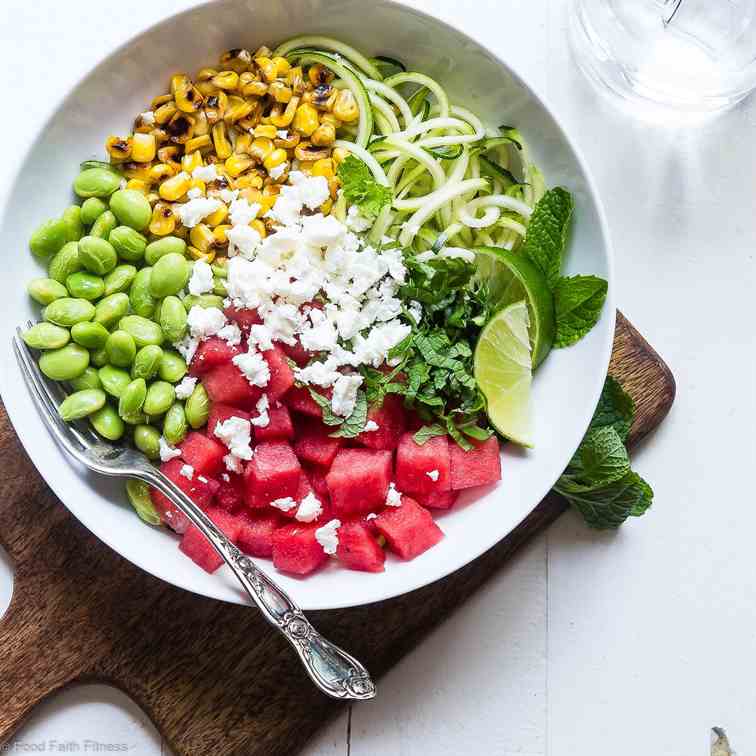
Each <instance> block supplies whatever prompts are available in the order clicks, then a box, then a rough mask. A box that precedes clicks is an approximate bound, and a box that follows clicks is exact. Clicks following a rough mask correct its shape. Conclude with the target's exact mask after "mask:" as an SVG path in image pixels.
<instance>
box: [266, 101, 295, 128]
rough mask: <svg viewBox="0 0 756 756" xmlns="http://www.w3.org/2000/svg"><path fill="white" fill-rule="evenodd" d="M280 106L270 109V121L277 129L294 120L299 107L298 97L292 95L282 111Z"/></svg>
mask: <svg viewBox="0 0 756 756" xmlns="http://www.w3.org/2000/svg"><path fill="white" fill-rule="evenodd" d="M280 108H281V106H280V105H277V106H274V107H273V108H272V110H271V111H270V122H271V124H272V125H273V126H275V127H276V128H278V129H283V128H286V127H287V126H289V125H290V124H291V122H292V121H293V120H294V118H295V116H296V113H297V109H298V108H299V97H292V98H291V100H289V103H288V104H287V106H286V109H285V110H283V112H282V111H281V110H280Z"/></svg>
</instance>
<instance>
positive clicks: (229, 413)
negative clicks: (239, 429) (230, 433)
mask: <svg viewBox="0 0 756 756" xmlns="http://www.w3.org/2000/svg"><path fill="white" fill-rule="evenodd" d="M230 417H240V418H241V419H242V420H249V417H250V415H249V412H245V411H244V410H240V409H237V408H236V407H232V406H231V405H230V404H223V403H222V402H216V403H215V404H213V406H212V407H211V408H210V415H209V416H208V418H207V435H208V437H209V438H216V435H215V426H216V425H218V423H225V422H226V420H228V419H229V418H230Z"/></svg>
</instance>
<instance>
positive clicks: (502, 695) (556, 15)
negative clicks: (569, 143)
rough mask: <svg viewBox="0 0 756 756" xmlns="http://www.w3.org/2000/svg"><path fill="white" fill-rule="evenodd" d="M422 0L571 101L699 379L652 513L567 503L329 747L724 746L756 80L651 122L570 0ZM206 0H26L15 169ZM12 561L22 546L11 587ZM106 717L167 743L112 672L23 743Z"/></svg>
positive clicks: (685, 371) (743, 416)
mask: <svg viewBox="0 0 756 756" xmlns="http://www.w3.org/2000/svg"><path fill="white" fill-rule="evenodd" d="M355 1H357V0H355ZM365 1H366V2H367V0H365ZM410 4H412V5H415V6H416V7H419V8H422V9H425V10H428V11H431V12H434V13H436V14H437V15H439V16H441V17H443V18H445V19H447V20H449V21H451V22H453V23H454V24H456V25H458V26H459V27H461V28H462V29H463V30H465V31H466V32H468V33H469V34H471V35H473V36H475V37H477V38H478V39H480V40H481V41H482V42H483V43H485V44H487V45H488V46H489V47H491V48H492V49H494V50H496V51H498V52H499V53H500V54H501V55H502V56H503V57H505V58H508V59H510V60H512V61H514V62H516V64H517V65H518V67H519V68H521V69H522V70H526V71H527V72H528V73H529V74H530V75H531V76H532V78H533V81H534V82H535V83H536V85H537V86H539V87H540V88H541V91H543V92H545V93H546V95H547V96H548V97H549V98H550V100H551V102H552V103H553V104H554V105H555V106H556V109H557V111H558V113H559V114H560V115H561V116H562V118H563V119H564V122H565V124H566V126H567V127H568V129H569V130H570V131H571V133H572V134H573V135H575V137H576V139H577V140H578V142H579V143H580V144H581V146H582V148H583V150H584V151H585V154H586V155H587V158H588V160H589V163H590V164H591V166H592V168H593V171H594V173H595V175H596V177H597V179H598V185H599V187H600V189H601V192H602V196H603V199H604V202H605V205H606V209H607V212H608V215H609V220H610V226H611V229H612V232H613V237H614V242H615V249H616V254H617V274H618V275H617V284H618V301H619V302H620V305H621V307H622V309H623V311H624V312H625V313H626V314H627V315H628V317H629V318H630V319H631V320H632V321H633V322H634V324H635V325H636V326H637V327H638V328H639V329H640V330H641V331H642V333H643V334H644V335H645V336H646V337H647V338H648V339H649V341H651V343H652V344H653V345H654V346H655V347H656V348H657V349H658V350H659V351H660V353H661V354H662V355H663V356H664V357H665V358H666V360H667V361H668V362H669V364H670V366H671V367H672V369H673V371H674V372H675V375H676V377H677V380H678V399H677V403H676V405H675V408H674V409H673V412H672V414H671V415H670V417H669V418H668V420H667V421H666V423H665V424H664V425H663V426H662V428H661V429H660V431H659V432H658V433H657V434H656V435H655V436H654V437H653V438H652V439H651V440H650V441H649V442H647V443H646V444H645V446H644V448H643V449H642V450H641V451H640V452H638V453H637V454H636V462H635V464H636V466H637V468H638V469H639V471H640V472H641V473H642V474H643V475H644V476H646V477H647V478H648V479H649V480H650V481H651V482H652V484H653V485H654V487H655V490H656V505H655V507H654V508H653V510H652V511H651V512H650V513H649V514H648V515H647V516H646V517H645V518H643V519H641V520H639V521H636V522H633V523H632V524H630V525H629V526H627V527H626V528H624V529H623V530H621V531H620V532H619V533H616V534H611V533H610V534H597V533H592V532H590V531H588V530H587V529H586V528H585V527H584V526H583V525H582V524H581V522H580V521H579V520H578V519H577V518H576V517H574V516H572V515H571V514H568V515H566V516H565V517H563V518H562V519H561V520H560V521H559V522H558V523H557V524H556V525H555V526H554V527H552V528H551V530H550V531H549V532H548V534H547V535H544V536H542V537H540V538H538V539H536V541H535V542H533V543H532V544H531V545H530V546H529V547H528V548H527V549H525V550H524V551H523V552H522V553H521V554H520V555H519V556H518V557H516V558H515V559H514V560H513V561H512V563H511V564H510V565H509V566H508V567H507V568H506V569H504V570H503V571H502V572H501V573H500V574H499V575H497V576H496V577H495V578H494V579H493V580H491V581H490V582H489V583H488V584H487V585H486V586H485V587H484V588H483V589H482V590H481V591H479V593H478V594H477V595H476V596H475V597H474V598H473V599H472V600H471V601H470V602H469V603H467V604H466V605H465V607H464V609H463V610H462V612H459V613H458V614H457V615H455V616H453V617H452V618H451V619H449V620H448V621H447V622H446V623H445V624H444V625H443V626H441V627H440V628H438V630H437V631H436V632H435V633H434V634H433V635H432V636H431V637H430V638H429V639H428V640H427V641H426V642H425V643H424V644H423V646H422V647H421V648H419V649H417V650H416V651H415V652H414V653H413V654H411V655H410V656H409V657H408V658H406V659H405V660H404V661H403V662H402V663H401V664H400V665H398V666H397V667H396V668H395V669H394V670H393V671H392V672H391V673H390V674H389V675H388V676H387V677H386V678H385V679H383V680H382V681H381V696H380V698H379V699H378V700H377V701H376V702H375V703H373V704H370V705H366V706H361V707H359V708H356V709H355V710H354V712H353V717H352V721H351V738H350V742H349V743H348V742H347V720H346V717H344V718H343V719H342V720H339V721H337V722H335V723H334V724H333V725H332V726H331V727H329V728H327V729H326V730H325V731H324V732H323V733H322V735H321V736H320V737H318V738H317V740H316V741H315V742H313V743H312V744H311V746H310V748H309V749H308V756H321V755H322V756H324V755H325V754H345V753H349V752H351V754H354V756H393V755H394V754H397V755H399V754H401V755H405V754H406V755H407V756H410V755H412V756H414V754H418V753H421V752H422V753H424V754H428V756H445V755H446V754H449V755H451V754H455V755H458V754H490V755H491V756H514V754H517V755H518V756H541V755H542V754H550V756H575V754H581V755H584V756H604V754H612V756H638V754H640V753H644V754H645V753H648V754H653V756H693V755H694V754H708V752H709V730H710V728H711V726H712V725H721V726H723V727H725V728H726V729H727V730H728V733H729V734H730V737H731V740H732V743H733V746H734V747H735V748H736V749H737V750H738V752H739V753H740V754H743V755H745V754H749V753H756V717H754V710H755V708H756V686H754V684H753V662H754V658H755V657H756V580H754V574H755V571H754V558H753V554H754V549H753V546H752V542H753V531H754V529H755V528H756V509H755V508H754V498H755V497H754V493H753V488H752V481H751V474H752V472H753V469H754V463H756V440H755V439H756V435H755V434H754V428H755V427H756V399H755V397H756V392H755V387H756V357H754V355H755V354H756V338H755V337H754V306H753V301H754V293H755V292H756V286H755V285H754V284H756V280H755V279H756V274H755V273H754V248H755V247H756V214H755V213H754V207H755V203H754V193H755V190H756V180H755V177H756V133H755V128H754V127H755V125H756V102H752V103H750V104H746V105H745V106H742V107H740V108H738V109H737V110H735V111H733V112H731V113H729V114H727V115H726V116H724V117H722V118H720V119H719V120H717V121H715V122H714V123H712V124H711V125H708V126H705V127H699V128H696V129H686V130H672V129H669V128H662V127H656V126H649V125H646V124H643V123H639V122H636V121H635V120H633V119H632V118H631V117H628V116H627V115H626V114H623V113H620V112H619V111H617V110H615V109H613V108H612V107H611V106H610V105H607V104H605V103H604V102H603V100H601V99H600V98H599V97H598V96H597V95H596V93H595V92H594V91H593V90H592V89H591V88H590V87H589V86H588V85H587V84H586V83H585V82H584V81H583V80H582V78H581V77H580V75H579V74H578V73H577V72H576V70H575V68H574V65H573V64H572V62H571V60H570V57H569V53H568V50H567V45H566V39H565V11H566V2H565V0H413V1H412V2H411V3H410ZM189 5H191V2H188V1H187V0H162V2H161V3H155V2H149V1H148V0H131V2H129V3H111V2H102V0H100V1H99V2H95V1H94V0H67V2H65V3H59V2H54V1H53V0H39V2H36V3H32V2H28V0H4V2H3V4H2V10H0V18H2V23H1V24H0V63H1V64H2V70H3V72H4V76H3V90H4V102H5V107H4V109H3V110H4V113H3V117H2V120H1V121H0V122H1V123H2V125H0V132H2V137H3V138H2V142H1V143H2V145H3V151H2V154H3V156H4V157H3V159H2V161H1V162H0V174H2V175H3V178H4V179H5V181H9V180H10V178H11V176H12V173H13V172H14V171H15V168H16V164H15V160H16V156H17V155H18V154H19V150H20V149H21V145H22V144H23V143H25V141H26V136H25V134H26V133H28V130H29V129H31V130H36V129H37V127H38V125H39V124H40V123H41V121H42V119H43V117H44V116H45V115H46V114H47V110H48V107H49V103H50V102H51V100H55V99H57V97H58V96H59V95H58V93H60V92H62V91H64V90H66V89H68V88H69V87H70V86H71V85H72V84H73V83H74V82H75V81H76V80H77V78H79V77H80V76H81V75H82V74H83V73H84V72H85V71H86V70H88V69H89V68H90V67H91V66H92V65H94V64H95V63H96V62H97V61H98V60H99V59H100V58H101V57H103V56H104V55H105V54H107V52H108V51H109V50H110V49H111V48H112V47H113V46H114V45H116V44H120V43H121V42H123V41H125V40H127V39H128V38H129V37H130V36H132V35H133V34H134V33H136V32H138V31H140V30H142V29H143V28H145V27H147V26H149V25H150V24H151V23H153V22H154V21H156V20H158V18H160V17H162V16H164V15H167V14H169V13H171V12H173V11H174V10H178V9H181V8H184V7H187V6H189ZM3 254H25V251H24V250H7V249H6V250H3ZM10 574H11V573H10V570H9V569H8V568H7V566H4V565H2V564H0V608H2V607H4V606H5V605H7V601H8V600H9V596H10V591H11V577H10ZM1 705H2V702H0V706H1ZM87 741H91V742H92V743H94V744H97V743H112V744H123V746H124V748H127V749H128V752H129V753H134V754H144V755H145V756H152V754H158V753H163V752H164V749H163V748H162V747H161V743H160V738H159V736H158V735H157V734H156V732H155V731H154V729H153V727H152V725H151V724H150V723H149V722H148V721H147V719H146V717H145V716H144V715H143V714H142V712H141V711H140V710H139V709H138V708H137V707H136V706H134V705H133V704H132V703H131V702H130V701H128V700H127V699H125V697H124V696H122V695H121V694H120V693H118V692H116V691H113V690H111V689H109V688H105V687H102V686H87V687H83V688H79V689H75V690H71V691H68V692H66V693H64V694H62V695H60V696H57V697H56V698H55V699H54V700H52V701H50V702H48V703H46V704H45V705H44V706H43V707H41V709H40V710H39V711H38V712H36V714H35V716H34V717H33V718H32V720H31V721H29V722H28V724H27V725H26V726H25V727H24V729H23V730H22V731H21V732H20V733H19V734H18V737H17V739H16V742H15V743H14V744H11V746H10V752H14V750H15V751H18V752H28V751H31V750H36V751H39V750H43V751H47V752H63V751H64V748H65V744H66V743H68V742H72V743H74V747H71V748H69V749H68V751H67V752H69V753H70V752H77V751H78V752H87V751H89V752H95V751H96V750H98V749H97V746H96V745H91V744H90V746H87ZM76 745H78V748H76V747H75V746H76ZM350 749H351V751H350ZM100 751H101V752H103V751H102V749H100Z"/></svg>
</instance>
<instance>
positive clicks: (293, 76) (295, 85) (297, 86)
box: [286, 66, 306, 95]
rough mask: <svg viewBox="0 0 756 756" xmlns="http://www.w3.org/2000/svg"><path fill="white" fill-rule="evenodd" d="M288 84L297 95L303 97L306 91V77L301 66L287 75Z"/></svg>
mask: <svg viewBox="0 0 756 756" xmlns="http://www.w3.org/2000/svg"><path fill="white" fill-rule="evenodd" d="M286 83H287V84H288V85H289V86H290V87H291V89H292V91H293V92H294V94H295V95H301V94H303V93H304V91H305V89H306V84H305V77H304V73H303V72H302V67H301V66H295V67H294V68H292V69H291V70H290V71H289V73H288V74H287V75H286Z"/></svg>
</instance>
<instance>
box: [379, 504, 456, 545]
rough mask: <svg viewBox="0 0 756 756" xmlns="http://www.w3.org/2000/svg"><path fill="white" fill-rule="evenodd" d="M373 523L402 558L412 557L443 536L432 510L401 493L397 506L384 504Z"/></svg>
mask: <svg viewBox="0 0 756 756" xmlns="http://www.w3.org/2000/svg"><path fill="white" fill-rule="evenodd" d="M373 522H374V523H375V527H376V528H378V531H379V532H380V533H381V535H382V536H383V537H384V538H385V539H386V543H387V544H388V546H389V548H390V549H391V550H392V551H393V552H394V553H396V554H398V555H399V556H400V557H401V558H402V559H414V558H415V557H416V556H419V555H420V554H422V553H423V552H424V551H427V550H428V549H429V548H430V547H431V546H435V545H436V544H437V543H438V542H439V541H440V540H441V539H442V538H443V537H444V533H443V531H442V530H441V528H439V527H438V525H436V523H435V522H434V521H433V517H432V516H431V513H430V512H429V511H428V510H427V509H423V508H422V507H421V506H420V505H419V504H418V503H417V502H416V501H415V500H414V499H410V497H409V496H402V504H401V506H399V507H386V509H384V510H383V512H381V514H379V515H378V517H376V518H375V520H373Z"/></svg>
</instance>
